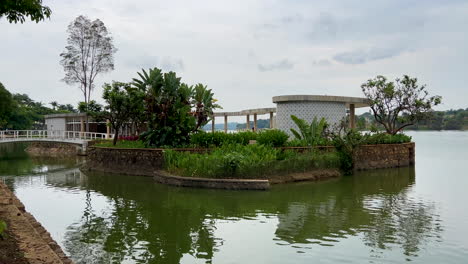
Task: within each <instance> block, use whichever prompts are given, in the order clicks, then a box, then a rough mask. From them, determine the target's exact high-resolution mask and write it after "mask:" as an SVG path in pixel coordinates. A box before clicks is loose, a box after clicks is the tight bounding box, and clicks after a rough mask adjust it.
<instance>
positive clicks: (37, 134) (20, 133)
mask: <svg viewBox="0 0 468 264" xmlns="http://www.w3.org/2000/svg"><path fill="white" fill-rule="evenodd" d="M111 138H113V135H112V134H106V133H95V132H79V131H60V130H2V131H0V140H14V139H18V140H19V139H55V140H95V139H111Z"/></svg>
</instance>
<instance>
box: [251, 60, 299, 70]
mask: <svg viewBox="0 0 468 264" xmlns="http://www.w3.org/2000/svg"><path fill="white" fill-rule="evenodd" d="M292 68H294V64H293V63H292V62H291V61H289V60H288V59H283V60H280V61H278V62H275V63H272V64H258V70H259V71H261V72H266V71H285V70H290V69H292Z"/></svg>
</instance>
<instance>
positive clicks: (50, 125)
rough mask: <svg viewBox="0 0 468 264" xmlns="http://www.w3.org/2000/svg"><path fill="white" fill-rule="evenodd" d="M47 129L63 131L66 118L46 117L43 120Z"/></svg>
mask: <svg viewBox="0 0 468 264" xmlns="http://www.w3.org/2000/svg"><path fill="white" fill-rule="evenodd" d="M45 123H46V127H47V130H60V131H65V127H66V120H65V118H64V117H59V118H47V119H46V120H45Z"/></svg>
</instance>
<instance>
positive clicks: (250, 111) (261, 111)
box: [213, 107, 276, 116]
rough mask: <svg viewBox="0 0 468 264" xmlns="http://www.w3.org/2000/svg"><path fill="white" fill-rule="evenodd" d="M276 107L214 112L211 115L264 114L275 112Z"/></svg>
mask: <svg viewBox="0 0 468 264" xmlns="http://www.w3.org/2000/svg"><path fill="white" fill-rule="evenodd" d="M275 112H276V108H275V107H269V108H255V109H246V110H242V111H238V112H216V113H213V116H245V115H253V114H257V115H265V114H269V113H275Z"/></svg>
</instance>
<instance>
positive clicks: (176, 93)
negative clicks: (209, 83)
mask: <svg viewBox="0 0 468 264" xmlns="http://www.w3.org/2000/svg"><path fill="white" fill-rule="evenodd" d="M138 75H139V76H140V78H139V79H133V85H134V86H135V87H137V88H138V89H140V90H141V91H143V92H144V93H145V99H144V102H145V113H146V119H147V124H148V128H149V129H148V131H146V132H144V133H142V134H141V136H140V138H141V139H142V140H143V141H144V142H145V144H146V145H147V146H156V147H159V146H173V147H177V146H183V145H186V144H187V143H189V141H190V134H192V133H193V132H195V131H197V130H198V128H199V127H202V126H203V125H205V124H206V123H207V122H208V121H209V118H210V117H211V116H212V114H213V109H215V108H220V106H219V105H217V104H216V103H215V102H216V100H215V99H214V98H213V93H212V92H211V90H210V89H207V87H206V86H204V85H202V84H198V85H196V86H195V88H194V87H193V86H189V85H187V84H185V83H182V82H181V78H179V77H177V76H176V74H175V73H174V72H168V73H162V72H161V70H160V69H158V68H153V69H150V70H149V72H148V73H147V72H146V71H145V70H143V71H142V73H138Z"/></svg>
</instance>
